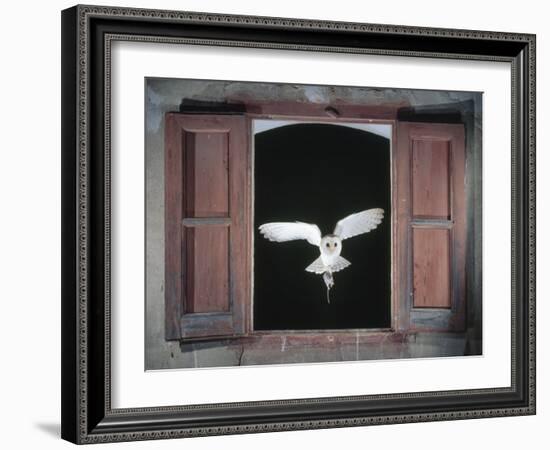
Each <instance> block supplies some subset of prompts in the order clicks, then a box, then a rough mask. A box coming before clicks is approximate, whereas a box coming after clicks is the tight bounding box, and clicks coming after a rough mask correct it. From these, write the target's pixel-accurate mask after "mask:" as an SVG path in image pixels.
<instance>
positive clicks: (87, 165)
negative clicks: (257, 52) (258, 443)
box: [62, 6, 536, 444]
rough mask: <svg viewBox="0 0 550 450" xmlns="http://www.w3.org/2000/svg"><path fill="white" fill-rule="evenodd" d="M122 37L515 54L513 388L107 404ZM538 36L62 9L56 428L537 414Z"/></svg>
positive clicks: (140, 434)
mask: <svg viewBox="0 0 550 450" xmlns="http://www.w3.org/2000/svg"><path fill="white" fill-rule="evenodd" d="M153 25H154V26H153ZM136 30H137V31H136ZM312 31H315V32H314V33H313V32H312ZM146 32H147V33H146ZM116 40H126V41H140V42H155V43H186V44H197V45H217V46H231V47H251V48H265V49H289V50H304V51H321V52H340V53H362V54H379V55H395V56H415V57H430V58H448V59H475V60H484V61H504V62H509V63H511V66H512V374H511V375H512V384H511V386H510V387H509V388H494V389H475V390H457V391H437V392H422V393H408V394H392V395H369V396H354V397H329V398H315V399H292V400H279V401H263V402H246V403H226V404H213V405H206V404H205V405H190V406H177V407H158V408H157V407H155V408H137V409H112V408H111V399H110V398H111V394H110V368H111V361H110V240H111V236H110V208H111V207H110V181H111V174H110V95H111V92H110V86H111V85H110V67H111V53H110V50H111V43H112V42H113V41H116ZM535 42H536V39H535V36H534V35H531V34H515V33H501V32H487V31H470V30H450V29H441V28H424V27H405V26H396V25H378V24H363V23H346V22H331V21H319V20H304V19H285V18H270V17H256V16H236V15H235V16H234V15H221V14H204V13H194V12H179V11H160V10H147V9H130V8H118V7H117V8H114V7H99V6H75V7H73V8H70V9H68V10H65V11H63V14H62V83H63V88H62V107H63V112H62V121H63V125H62V192H63V193H62V227H63V230H62V233H63V242H62V258H63V262H62V384H63V390H62V437H63V438H65V439H67V440H70V441H72V442H75V443H79V444H84V443H98V442H112V441H131V440H143V439H165V438H174V437H192V436H207V435H219V434H237V433H250V432H271V431H284V430H298V429H313V428H329V427H347V426H362V425H373V424H389V423H405V422H422V421H439V420H454V419H468V418H481V417H499V416H511V415H528V414H535V264H536V260H535V50H536V49H535ZM228 417H230V418H228Z"/></svg>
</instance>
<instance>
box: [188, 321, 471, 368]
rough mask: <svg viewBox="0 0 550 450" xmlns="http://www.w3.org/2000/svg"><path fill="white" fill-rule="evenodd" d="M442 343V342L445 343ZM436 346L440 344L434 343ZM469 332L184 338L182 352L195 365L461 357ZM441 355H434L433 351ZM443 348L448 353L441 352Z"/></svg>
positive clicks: (277, 333)
mask: <svg viewBox="0 0 550 450" xmlns="http://www.w3.org/2000/svg"><path fill="white" fill-rule="evenodd" d="M442 342H443V344H444V345H441V344H442ZM436 344H437V345H436ZM465 344H466V334H465V333H452V332H418V331H414V332H396V331H393V330H391V329H376V330H373V329H368V330H364V329H362V330H307V331H286V330H285V331H257V332H254V333H252V334H249V335H246V336H239V337H232V338H227V337H220V338H218V339H209V340H182V341H180V348H181V351H182V352H183V353H186V354H188V353H195V354H196V355H198V358H193V359H194V360H195V361H196V362H195V366H194V367H216V366H241V365H243V366H245V365H262V364H283V363H284V364H287V363H316V362H317V363H318V362H344V361H364V360H374V359H403V358H422V357H442V356H462V355H464V348H465ZM214 348H216V349H219V350H220V351H221V352H223V355H224V357H223V360H224V361H223V364H220V353H218V352H216V353H217V358H218V359H216V360H212V361H209V360H208V359H202V358H201V355H207V353H208V352H204V350H207V349H214ZM434 348H436V349H437V354H432V353H433V351H434V350H433V349H434ZM441 348H444V353H443V354H442V353H441V351H442V350H441Z"/></svg>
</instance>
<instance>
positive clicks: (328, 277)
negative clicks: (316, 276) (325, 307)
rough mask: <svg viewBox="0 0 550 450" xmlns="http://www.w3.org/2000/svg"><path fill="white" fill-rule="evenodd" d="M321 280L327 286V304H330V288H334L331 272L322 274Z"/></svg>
mask: <svg viewBox="0 0 550 450" xmlns="http://www.w3.org/2000/svg"><path fill="white" fill-rule="evenodd" d="M323 280H324V281H325V284H326V285H327V302H328V303H329V304H330V288H331V287H332V286H334V277H333V276H332V272H328V271H327V272H325V273H323Z"/></svg>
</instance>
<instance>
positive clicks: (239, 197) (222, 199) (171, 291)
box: [165, 113, 250, 339]
mask: <svg viewBox="0 0 550 450" xmlns="http://www.w3.org/2000/svg"><path fill="white" fill-rule="evenodd" d="M248 135H249V131H248V125H247V120H246V119H245V118H244V117H242V116H232V115H188V114H177V113H169V114H167V115H166V128H165V303H166V308H165V310H166V333H165V334H166V338H167V339H179V338H206V337H210V336H212V337H216V336H217V337H219V336H233V335H242V334H243V333H245V330H246V321H247V314H246V312H247V308H246V300H247V296H248V292H249V282H248V278H249V257H248V254H249V245H248V238H247V235H248V227H249V219H248V218H249V212H248V211H249V194H250V192H249V189H250V187H249V186H250V183H249V166H248V159H249V158H248V154H249V138H248Z"/></svg>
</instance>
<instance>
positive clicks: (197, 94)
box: [145, 79, 481, 369]
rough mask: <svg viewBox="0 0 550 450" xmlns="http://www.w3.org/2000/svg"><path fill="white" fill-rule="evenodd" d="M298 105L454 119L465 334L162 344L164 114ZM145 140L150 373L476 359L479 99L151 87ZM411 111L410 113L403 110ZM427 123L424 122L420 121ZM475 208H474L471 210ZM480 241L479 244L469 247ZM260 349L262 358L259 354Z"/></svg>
mask: <svg viewBox="0 0 550 450" xmlns="http://www.w3.org/2000/svg"><path fill="white" fill-rule="evenodd" d="M252 98H253V99H255V100H257V101H258V100H264V101H270V100H279V101H285V100H286V101H303V102H314V103H319V104H327V105H328V104H334V103H338V102H339V101H342V100H344V101H353V102H354V103H356V104H365V105H369V106H374V105H388V104H390V105H395V106H400V107H403V108H405V112H404V115H405V117H404V118H407V120H412V119H413V118H416V119H415V120H426V117H429V116H430V114H432V113H434V112H437V111H439V112H440V113H441V112H443V113H444V112H445V111H446V110H448V109H452V110H454V111H458V112H459V114H460V116H461V118H462V119H461V120H462V121H463V122H464V123H465V127H466V145H467V161H466V165H467V190H468V201H469V202H470V204H475V208H476V209H475V210H474V211H469V215H468V228H469V229H471V230H474V233H475V239H474V240H471V242H470V246H469V248H468V253H467V264H468V265H469V267H474V270H472V271H471V272H469V275H468V279H467V286H468V330H467V333H466V336H465V335H464V334H448V333H417V334H411V335H402V336H395V337H391V336H390V335H389V334H388V335H387V336H385V337H383V338H382V339H381V340H380V339H369V338H362V337H359V336H358V337H357V339H356V340H355V342H351V343H345V344H340V343H338V342H336V341H335V340H334V339H333V338H332V337H331V336H330V334H327V336H326V342H324V344H323V345H322V348H321V347H320V346H319V345H311V346H308V347H307V351H304V343H303V342H299V341H296V342H294V341H293V340H292V339H288V338H285V337H284V336H281V337H276V338H270V341H269V344H270V346H269V348H270V350H269V351H267V352H266V351H265V350H264V349H265V345H264V344H265V342H263V343H262V342H261V339H259V340H256V342H255V344H254V345H250V346H246V351H245V350H244V347H243V346H242V345H240V344H235V343H234V342H231V341H230V340H228V341H226V342H225V343H223V344H222V345H220V343H217V344H213V343H208V342H202V343H194V344H186V345H184V346H180V344H179V343H178V342H177V341H169V342H167V341H165V339H164V136H163V133H164V114H165V113H166V112H171V111H179V110H180V105H181V103H182V100H184V99H185V100H186V101H197V102H216V103H230V104H239V103H243V102H245V101H246V99H252ZM145 107H146V123H145V126H146V133H145V145H146V149H145V162H146V174H145V176H146V256H147V257H146V280H147V282H146V322H145V327H146V330H145V346H146V352H145V365H146V368H147V369H169V368H179V367H209V366H232V365H239V364H265V363H270V362H273V361H276V362H277V363H291V362H292V363H300V362H311V361H315V362H323V361H349V360H365V359H385V358H409V357H410V358H417V357H435V356H442V355H447V356H458V355H463V354H464V353H465V352H467V353H468V354H479V353H480V351H481V341H480V339H479V338H480V337H481V298H479V297H476V295H478V294H476V293H479V292H480V289H478V287H479V286H481V284H480V283H481V245H479V244H480V243H481V197H480V195H481V185H480V183H481V181H480V180H481V178H480V177H481V94H480V93H468V92H445V91H419V90H415V91H413V90H400V89H377V88H356V87H353V88H352V87H332V86H305V85H276V84H263V83H239V82H223V81H201V80H168V79H148V80H147V82H146V92H145ZM407 107H408V110H407ZM422 117H424V119H422ZM472 202H473V203H472ZM474 241H477V242H474ZM260 348H261V349H262V350H260Z"/></svg>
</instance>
